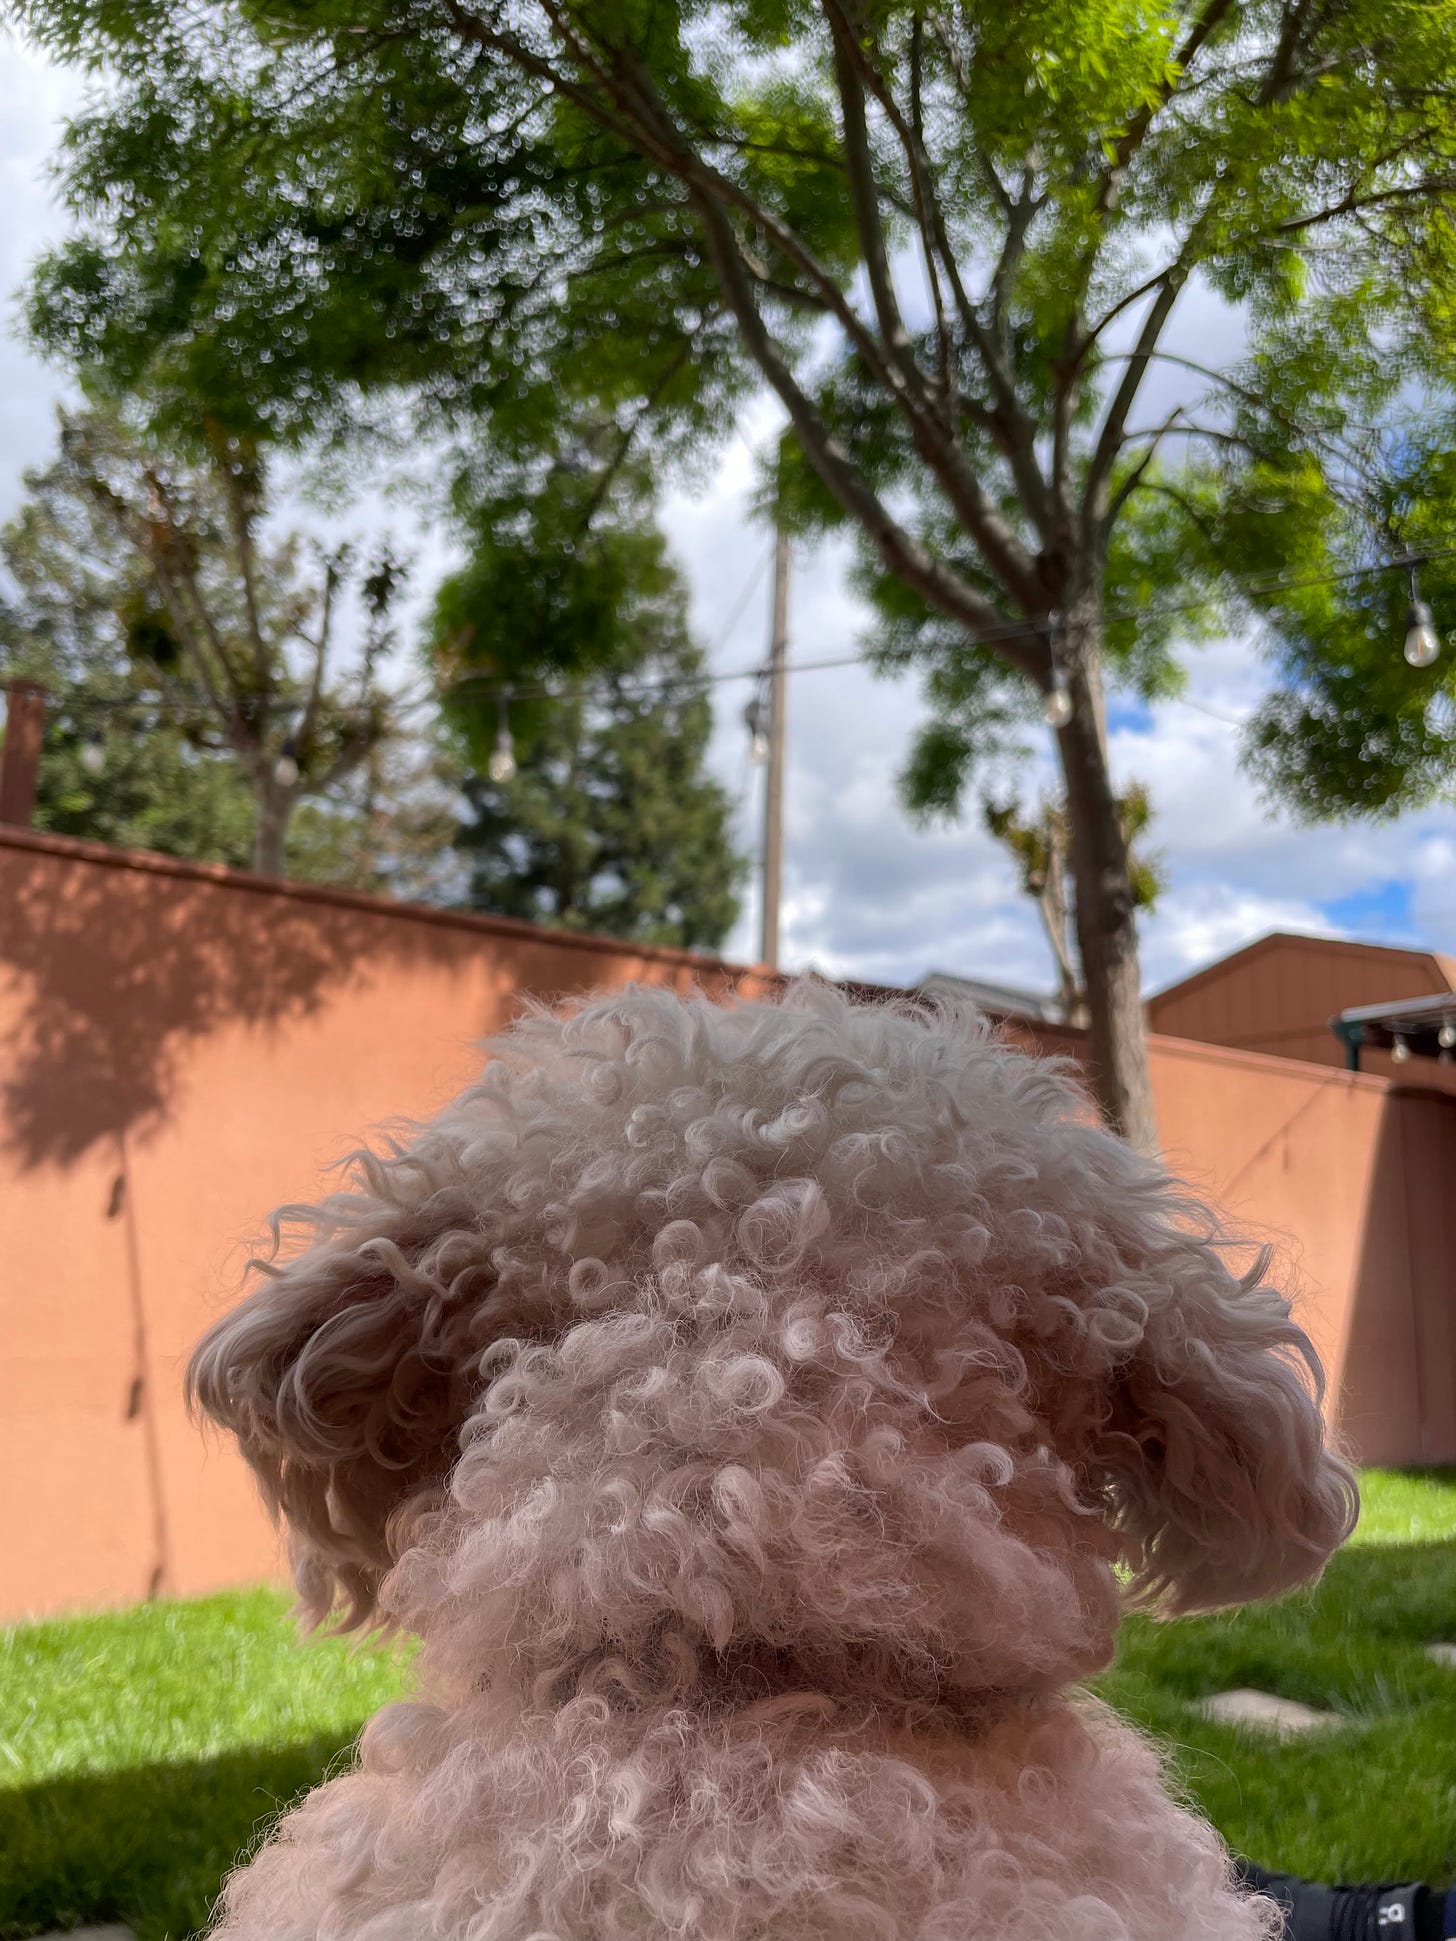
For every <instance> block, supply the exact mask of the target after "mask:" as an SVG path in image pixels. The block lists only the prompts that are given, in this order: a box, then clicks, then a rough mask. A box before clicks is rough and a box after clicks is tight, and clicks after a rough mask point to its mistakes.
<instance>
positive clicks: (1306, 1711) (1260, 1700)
mask: <svg viewBox="0 0 1456 1941" xmlns="http://www.w3.org/2000/svg"><path fill="white" fill-rule="evenodd" d="M1198 1709H1199V1711H1200V1712H1202V1713H1203V1715H1204V1717H1205V1718H1210V1719H1220V1720H1222V1722H1223V1723H1224V1724H1225V1725H1252V1726H1255V1727H1257V1728H1258V1729H1259V1730H1260V1731H1263V1732H1277V1733H1279V1734H1280V1735H1281V1736H1284V1735H1287V1734H1289V1733H1294V1732H1323V1731H1328V1730H1329V1728H1330V1727H1331V1726H1332V1725H1339V1724H1340V1723H1341V1719H1340V1715H1339V1713H1338V1712H1317V1711H1316V1710H1315V1708H1314V1707H1313V1706H1312V1705H1301V1704H1300V1703H1299V1701H1298V1699H1294V1698H1279V1697H1278V1696H1277V1695H1276V1694H1275V1693H1274V1692H1257V1691H1255V1690H1254V1689H1253V1688H1252V1686H1240V1687H1239V1688H1238V1689H1237V1690H1236V1691H1232V1692H1216V1693H1215V1694H1214V1696H1213V1697H1212V1698H1205V1699H1203V1700H1201V1701H1200V1703H1199V1706H1198Z"/></svg>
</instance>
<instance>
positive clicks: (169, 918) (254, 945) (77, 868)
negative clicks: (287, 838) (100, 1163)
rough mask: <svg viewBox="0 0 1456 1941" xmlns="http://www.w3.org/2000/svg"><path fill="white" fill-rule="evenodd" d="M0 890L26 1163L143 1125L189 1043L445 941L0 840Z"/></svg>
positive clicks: (16, 1123)
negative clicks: (11, 846) (2, 844)
mask: <svg viewBox="0 0 1456 1941" xmlns="http://www.w3.org/2000/svg"><path fill="white" fill-rule="evenodd" d="M0 897H3V902H0V908H3V909H4V912H5V921H4V923H3V925H0V976H3V974H4V973H8V974H9V980H11V981H13V982H14V984H15V986H16V991H15V998H16V1000H18V1001H16V1002H14V1004H13V1009H12V1016H11V1019H10V1021H9V1025H8V1029H6V1031H5V1033H4V1061H3V1067H0V1124H3V1127H4V1137H5V1142H6V1145H7V1147H8V1148H9V1150H10V1152H11V1153H12V1154H13V1155H14V1157H15V1158H16V1159H18V1160H19V1161H20V1162H21V1163H22V1164H23V1165H24V1166H26V1167H35V1166H40V1165H45V1164H56V1165H66V1164H69V1163H71V1162H73V1161H75V1160H76V1159H78V1158H80V1156H81V1155H82V1154H83V1153H84V1152H86V1151H87V1150H88V1149H89V1148H90V1147H92V1146H93V1145H95V1144H96V1143H97V1141H99V1140H101V1139H104V1138H107V1137H109V1136H111V1137H121V1136H125V1135H127V1134H143V1135H144V1134H145V1133H147V1132H148V1131H150V1130H153V1129H154V1128H155V1127H156V1125H157V1124H158V1123H160V1122H161V1121H162V1120H164V1119H165V1118H166V1117H167V1116H168V1114H169V1112H170V1111H171V1109H172V1107H173V1104H174V1096H175V1092H176V1086H177V1068H178V1064H179V1060H180V1057H181V1054H182V1052H183V1049H184V1047H185V1046H186V1045H187V1044H188V1043H189V1042H190V1041H192V1040H195V1039H198V1038H202V1037H205V1036H206V1035H207V1034H208V1033H210V1032H213V1031H215V1030H217V1029H218V1028H219V1027H220V1026H222V1025H225V1024H229V1023H237V1022H241V1023H243V1024H247V1025H251V1026H255V1027H258V1026H262V1027H267V1026H277V1025H280V1024H283V1023H285V1022H287V1021H289V1020H295V1019H297V1018H299V1017H302V1016H306V1015H308V1014H309V1013H311V1012H314V1011H317V1010H318V1009H319V1008H320V1006H322V1005H323V1004H324V1002H325V1001H326V999H327V996H328V994H329V992H330V990H331V989H332V988H334V987H336V986H337V985H338V984H339V983H340V982H341V981H343V980H345V979H360V978H369V977H372V976H375V975H377V974H378V973H379V971H380V970H381V968H382V967H383V961H389V962H399V961H401V959H404V958H409V957H418V956H422V955H438V954H441V953H440V951H439V937H438V933H437V932H435V931H434V930H433V929H431V928H430V927H429V926H428V925H425V924H419V923H414V924H411V923H401V922H380V921H379V920H378V919H377V918H376V917H373V916H371V915H369V914H367V913H365V912H362V911H355V910H351V909H349V908H348V907H347V906H344V907H340V906H338V905H334V906H332V907H329V908H326V909H324V910H323V911H322V912H321V911H320V910H319V908H318V907H317V906H316V905H313V904H310V903H309V902H305V901H303V900H301V899H293V898H290V897H288V896H285V895H277V894H274V893H270V892H269V891H268V890H266V889H264V888H263V887H261V886H259V887H257V888H253V887H250V886H246V885H230V886H228V887H227V888H223V887H222V886H221V885H219V884H215V883H212V882H208V881H205V880H204V881H196V880H188V879H187V878H185V877H182V878H179V877H177V876H174V875H171V874H163V873H161V872H154V871H150V870H148V869H145V868H127V867H124V866H123V867H116V866H109V865H105V864H103V865H100V866H98V865H97V864H95V863H93V862H90V861H79V860H74V859H71V858H65V859H57V858H56V857H54V856H52V855H47V854H43V853H42V854H28V853H26V852H24V851H16V850H8V849H7V850H5V851H3V852H0ZM321 918H322V920H321ZM0 1002H3V999H0ZM0 1015H3V1013H0Z"/></svg>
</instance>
